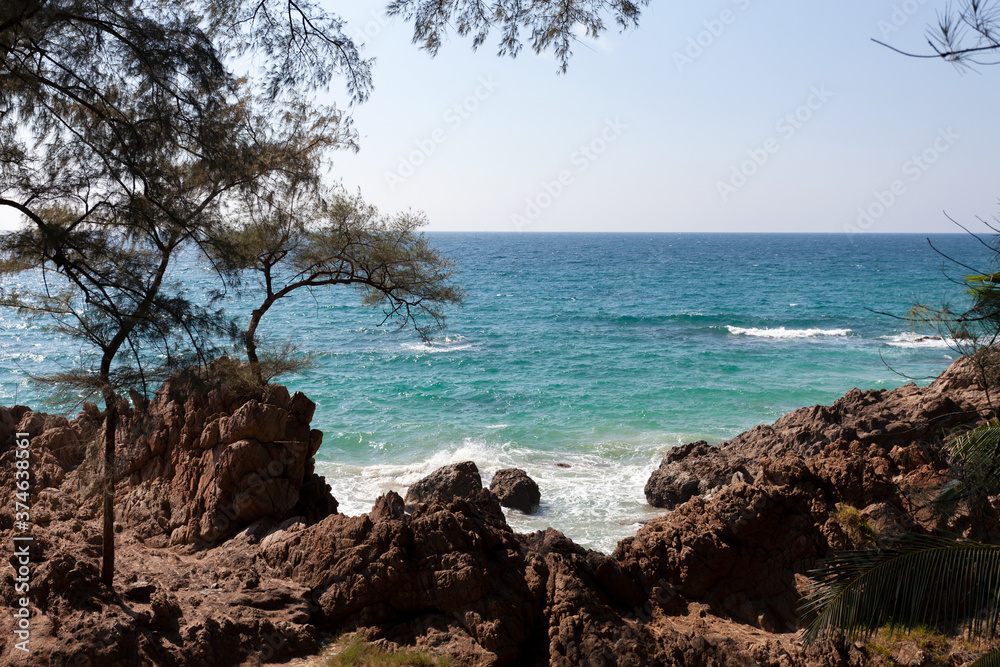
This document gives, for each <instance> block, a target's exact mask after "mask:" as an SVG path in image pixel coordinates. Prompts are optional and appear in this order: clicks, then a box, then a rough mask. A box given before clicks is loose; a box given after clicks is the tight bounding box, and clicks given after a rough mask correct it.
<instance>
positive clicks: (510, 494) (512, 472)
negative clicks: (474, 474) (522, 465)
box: [490, 468, 542, 514]
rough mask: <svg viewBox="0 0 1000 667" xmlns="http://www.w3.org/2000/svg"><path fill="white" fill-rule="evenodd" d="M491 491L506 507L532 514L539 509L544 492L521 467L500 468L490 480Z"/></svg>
mask: <svg viewBox="0 0 1000 667" xmlns="http://www.w3.org/2000/svg"><path fill="white" fill-rule="evenodd" d="M490 492H491V493H493V495H495V496H496V497H497V500H499V501H500V504H501V505H503V506H504V507H509V508H511V509H516V510H520V511H522V512H524V513H525V514H531V513H532V512H534V511H535V510H537V509H538V504H539V502H541V499H542V494H541V492H540V491H539V490H538V484H536V483H535V480H533V479H531V478H530V477H528V473H526V472H524V471H523V470H521V469H519V468H505V469H503V470H498V471H497V472H496V474H495V475H493V480H492V481H491V482H490Z"/></svg>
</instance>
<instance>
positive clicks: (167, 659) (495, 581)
mask: <svg viewBox="0 0 1000 667" xmlns="http://www.w3.org/2000/svg"><path fill="white" fill-rule="evenodd" d="M967 371H968V369H967V368H964V367H963V365H962V364H956V366H954V367H953V368H952V369H951V370H950V371H949V372H948V373H947V374H946V375H945V376H943V378H942V380H939V381H938V382H937V383H935V385H933V386H932V388H930V389H927V390H917V389H916V388H914V387H904V388H902V389H900V390H897V392H895V393H894V392H865V393H861V392H858V394H857V395H854V394H851V395H849V396H848V397H846V398H845V399H842V401H838V404H839V407H838V404H835V406H834V408H825V409H810V410H811V413H810V414H814V415H816V417H815V418H806V417H804V416H802V414H800V415H799V416H797V417H794V418H791V417H786V418H783V419H782V420H779V422H778V423H777V424H776V425H774V426H772V427H769V429H770V430H768V428H759V429H757V430H756V432H757V434H758V436H759V438H760V439H759V440H753V439H751V438H750V436H749V435H747V434H745V435H744V436H740V437H739V438H736V439H734V440H733V441H732V442H733V443H742V444H740V445H739V447H738V448H737V447H736V446H733V447H731V448H726V449H724V450H723V451H726V452H727V453H731V452H735V451H737V450H738V451H740V452H748V453H747V454H746V457H747V458H745V459H744V458H741V459H739V460H740V461H744V462H745V466H746V471H745V472H746V474H745V475H739V476H736V477H735V478H734V477H733V475H732V474H730V475H729V476H728V477H726V476H725V475H719V476H717V480H718V485H716V486H715V488H714V489H709V490H710V491H711V495H710V497H707V498H705V497H692V498H690V499H688V500H687V501H686V502H681V503H680V504H678V505H677V507H676V509H675V510H674V511H672V512H670V513H669V514H666V515H664V516H662V517H660V518H657V519H655V520H653V521H651V522H649V523H648V524H647V525H645V526H644V527H642V528H641V529H640V530H639V532H638V533H637V535H636V536H635V537H634V538H631V539H627V540H624V541H622V542H621V543H620V544H619V546H618V549H617V550H616V551H615V553H614V554H613V555H611V556H608V555H604V554H599V553H596V552H593V551H587V550H585V549H582V548H580V547H579V546H577V545H575V544H574V543H573V542H572V541H570V540H569V539H567V538H566V537H565V536H563V535H562V534H561V533H559V532H557V531H555V530H552V529H549V530H547V531H543V532H539V533H534V534H531V535H517V534H515V533H514V532H513V531H512V530H511V529H510V528H509V526H508V525H507V524H506V521H505V520H504V516H503V513H502V512H501V510H500V507H499V505H498V503H497V501H496V499H495V497H494V496H492V495H491V494H490V492H489V491H487V490H486V489H483V488H482V485H481V482H480V480H479V475H478V470H477V469H475V465H474V464H461V465H458V466H452V467H449V468H448V469H446V470H443V471H439V472H438V473H436V474H434V475H432V476H431V477H430V479H429V480H428V481H427V482H425V483H424V484H419V485H415V487H416V489H415V490H414V491H413V494H412V497H410V495H411V494H408V497H410V502H409V503H406V504H404V501H403V500H402V499H401V498H400V497H399V496H398V495H396V494H394V493H389V494H386V495H385V496H383V497H382V498H380V499H379V500H378V502H377V503H376V504H375V506H374V507H373V508H372V510H371V512H369V513H368V514H365V515H362V516H360V517H346V516H343V515H339V514H336V513H335V508H336V501H334V500H333V498H332V497H331V496H330V495H329V492H328V487H326V485H325V482H324V481H323V480H322V479H321V478H318V477H316V476H315V475H314V473H313V460H312V456H313V454H314V453H315V451H316V448H317V447H318V446H319V441H320V434H319V432H318V431H312V430H310V427H309V423H310V420H311V418H312V413H313V409H314V406H313V404H312V403H311V402H310V401H309V400H308V399H307V398H306V397H305V396H302V395H301V394H296V395H295V396H289V394H288V392H287V390H285V389H284V388H283V387H269V388H268V389H267V391H265V392H258V393H256V394H253V395H250V394H247V393H246V392H243V393H240V392H236V391H233V390H231V389H223V388H220V387H216V388H207V389H195V388H192V386H191V385H183V386H182V385H181V384H179V383H176V382H174V383H170V384H168V385H167V386H166V387H164V389H163V390H161V391H160V392H159V393H158V394H157V396H156V397H155V398H154V399H153V400H152V401H150V402H149V404H148V405H144V404H143V401H142V400H139V399H137V398H133V400H134V401H135V402H136V403H137V405H138V406H139V407H137V408H134V409H127V410H125V411H124V419H123V433H127V437H123V438H122V443H123V447H122V456H121V460H122V461H123V462H124V463H123V468H122V470H121V477H120V481H119V483H118V485H117V489H116V493H117V496H116V497H117V502H118V516H119V519H120V521H119V525H118V526H117V531H118V534H117V541H118V569H117V573H116V586H115V591H111V590H109V589H107V588H105V587H104V586H103V585H102V584H101V583H100V578H99V562H100V549H101V535H100V515H99V511H98V510H99V503H98V502H97V501H96V499H95V497H94V496H92V495H88V489H89V488H90V487H91V486H92V485H93V480H94V478H95V475H94V472H93V466H92V461H93V460H94V459H95V458H96V457H95V456H93V454H92V453H91V452H92V451H96V450H95V449H94V448H97V447H99V445H100V442H99V440H100V437H101V433H100V429H101V424H100V413H99V411H98V410H97V409H96V407H95V406H92V405H88V406H86V407H85V409H84V411H83V413H81V415H80V416H79V417H78V418H76V419H74V420H72V421H70V422H67V421H66V420H62V419H59V418H52V417H47V416H45V415H41V414H38V413H34V412H31V411H30V410H28V409H27V408H13V409H10V410H7V409H3V408H0V483H2V484H3V488H12V484H13V476H12V472H13V470H14V466H13V461H14V450H13V449H12V444H13V434H14V432H15V431H16V430H26V431H28V432H29V433H31V434H32V435H33V441H32V453H33V456H32V472H33V474H34V475H35V477H36V480H37V482H36V483H35V485H34V487H33V488H32V491H31V505H32V517H33V524H34V526H33V528H32V535H33V536H34V537H35V540H36V542H35V545H34V547H33V551H32V554H33V559H34V560H33V562H34V563H35V564H36V566H35V569H34V570H33V573H32V588H31V592H30V598H31V603H32V609H33V612H34V616H33V617H32V618H33V621H32V622H33V626H32V627H33V633H34V634H33V639H32V651H33V652H32V660H33V662H35V663H38V664H56V665H76V664H79V665H131V664H135V662H136V660H138V661H140V662H142V663H144V664H162V665H166V664H170V665H183V666H187V665H192V666H193V665H221V664H225V665H229V664H257V663H259V662H272V661H284V660H287V659H289V658H292V657H301V656H308V655H313V654H315V653H316V652H317V651H318V650H319V642H320V641H321V638H322V637H324V636H331V635H336V634H338V633H340V632H343V631H347V630H355V629H358V630H360V631H362V632H364V633H365V634H366V636H368V637H370V638H381V639H384V640H388V641H390V642H395V643H398V644H415V645H420V646H423V647H427V648H430V650H432V651H434V652H439V653H445V654H448V655H450V656H452V658H453V664H454V665H455V666H456V667H463V666H471V665H476V666H479V665H546V664H550V665H558V666H560V667H562V666H565V667H569V666H574V667H575V666H577V665H650V664H662V665H685V666H690V667H695V666H702V665H767V666H774V667H778V666H779V665H780V666H781V667H788V666H790V665H791V666H802V667H821V666H822V667H834V666H840V665H863V664H867V663H868V662H869V656H868V655H867V654H866V653H865V651H864V650H863V648H862V647H860V646H858V645H847V646H845V645H838V644H834V643H828V644H825V645H822V646H817V647H803V646H801V644H800V643H799V641H798V635H797V634H795V628H796V620H797V617H796V608H797V605H798V600H799V596H800V593H801V591H802V587H803V585H804V584H805V583H807V578H806V576H807V574H808V572H809V570H810V569H811V568H813V567H814V566H815V564H816V562H817V559H819V558H822V557H824V556H826V555H828V554H829V553H831V552H832V551H833V550H838V549H845V548H851V547H853V546H857V545H859V544H860V543H861V542H863V541H865V540H867V539H869V538H870V535H867V534H865V533H863V532H859V531H858V530H857V527H856V526H855V525H853V524H852V523H851V521H849V520H846V519H845V518H844V517H845V516H847V515H849V514H850V513H847V512H846V510H845V508H846V507H847V506H848V505H850V506H853V507H856V508H858V511H854V510H851V512H853V513H854V514H853V515H857V514H858V512H860V516H861V517H863V518H864V520H866V521H867V522H868V525H869V526H870V527H872V528H875V529H877V530H880V531H882V532H898V531H900V530H903V529H907V528H911V527H912V528H916V529H918V530H919V529H921V528H928V527H931V526H934V525H936V524H937V523H938V522H940V521H941V519H940V518H939V517H937V516H935V515H933V514H932V513H930V512H929V511H927V510H926V509H925V508H924V503H923V502H922V500H921V499H922V498H924V497H925V496H926V495H927V494H929V493H932V492H933V491H934V490H935V489H936V488H938V487H939V486H940V484H941V482H942V479H943V478H942V472H943V471H944V469H945V468H946V463H945V462H944V461H943V460H942V459H941V457H940V456H939V455H938V454H937V453H936V452H935V450H934V448H933V447H930V448H928V447H924V446H922V445H920V444H917V443H916V442H914V441H912V440H910V439H909V438H908V437H907V436H905V435H901V434H903V433H904V430H905V431H906V432H913V433H919V434H923V435H925V436H926V435H927V434H933V433H936V432H937V430H936V429H938V428H939V427H940V424H941V423H942V422H949V420H951V419H952V417H951V416H950V415H955V414H958V413H960V412H963V411H966V410H972V409H973V408H975V407H976V406H977V405H978V404H977V403H976V400H975V399H976V396H977V395H976V393H975V390H974V388H973V387H972V386H971V385H970V384H969V383H967V382H966V379H967ZM921 397H922V398H921ZM925 399H926V401H927V409H926V410H923V411H922V410H921V409H920V405H921V403H920V401H922V400H925ZM848 406H853V407H848ZM955 406H958V408H959V410H958V413H956V412H955ZM837 411H839V412H837ZM835 412H837V414H840V415H841V417H836V418H834V417H831V415H833V414H834V413H835ZM803 414H804V413H803ZM890 416H891V417H892V418H893V419H896V420H898V421H899V423H906V424H907V425H908V426H907V427H906V429H900V428H897V427H891V428H890V427H889V424H892V423H895V422H887V421H886V420H887V419H889V417H890ZM836 419H841V420H842V421H843V422H844V423H843V424H838V423H836ZM866 419H867V420H868V421H867V422H865V420H866ZM904 419H905V422H904ZM956 419H957V418H956ZM863 422H864V423H863ZM949 423H954V422H949ZM796 425H798V426H796ZM796 429H799V430H796ZM859 429H860V430H863V431H864V433H862V435H863V437H854V436H857V435H858V434H859V432H860V431H859ZM876 431H879V432H880V433H876ZM806 433H808V435H806ZM852 433H853V435H851V434H852ZM838 434H841V435H843V434H848V435H851V437H850V438H849V439H847V438H840V436H839V435H838ZM834 436H837V437H834ZM765 442H766V443H769V444H767V446H766V447H765V444H762V443H765ZM688 449H689V450H690V451H688V452H687V453H685V455H684V456H683V457H681V456H679V457H675V460H674V462H675V463H683V464H685V465H687V463H685V462H687V459H688V458H691V457H693V458H692V461H698V465H701V464H703V463H705V462H706V461H709V458H708V457H710V456H712V454H710V453H709V452H708V450H707V449H706V448H705V447H703V446H700V445H695V446H691V447H689V448H688ZM730 450H731V451H730ZM713 451H714V450H713ZM751 453H752V456H751ZM733 460H735V459H733ZM688 463H691V462H688ZM731 464H732V461H729V462H726V461H723V465H721V466H719V467H720V468H725V466H728V465H731ZM689 470H692V471H694V472H695V473H697V472H698V469H697V468H693V467H692V468H689ZM705 470H706V471H708V472H712V471H713V469H712V468H711V466H709V465H707V464H706V467H705ZM716 472H717V470H716ZM691 474H694V473H691ZM699 474H700V473H699ZM713 484H714V482H713ZM418 491H419V492H420V493H417V492H418ZM424 491H426V493H424ZM699 491H700V490H699ZM407 505H410V506H411V507H410V509H411V512H410V513H407V509H408V508H407ZM853 515H851V516H853ZM995 519H996V517H995V516H994V518H993V520H992V521H987V522H985V524H984V523H982V522H975V521H972V519H971V516H970V515H969V514H965V515H963V514H961V513H959V515H958V516H957V518H953V519H950V522H951V523H949V524H947V525H948V526H949V527H951V528H952V529H953V530H957V531H960V532H965V533H966V534H970V535H975V536H977V537H983V536H984V535H985V536H987V537H991V538H992V539H996V538H997V537H998V536H996V535H993V534H992V532H991V531H994V532H995V527H996V526H998V525H1000V522H998V521H996V520H995ZM12 533H13V517H12V515H11V512H10V508H9V507H8V508H3V509H0V542H2V543H4V544H10V543H11V538H12ZM14 597H15V592H14V590H13V581H12V579H11V577H10V576H5V577H4V578H2V579H0V599H3V600H5V601H7V600H12V599H14ZM11 620H12V619H11V616H10V614H5V615H4V616H3V619H2V620H0V663H4V664H6V663H7V662H12V661H15V660H16V659H17V656H16V655H15V654H14V650H15V649H14V648H13V642H12V637H13V634H12V629H13V627H12V625H11ZM957 655H958V654H957V653H956V656H957ZM958 663H959V659H958V658H957V657H956V658H955V660H954V664H956V665H957V664H958Z"/></svg>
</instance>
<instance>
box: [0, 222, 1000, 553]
mask: <svg viewBox="0 0 1000 667" xmlns="http://www.w3.org/2000/svg"><path fill="white" fill-rule="evenodd" d="M429 238H430V240H431V241H432V243H433V244H434V245H435V246H436V247H437V248H439V249H440V250H441V251H442V252H443V253H445V254H446V255H448V256H450V257H451V258H452V259H453V261H454V263H455V265H456V275H455V278H456V281H457V282H458V283H459V284H460V285H461V286H462V287H463V288H464V289H465V291H466V300H465V303H464V305H463V306H461V307H459V308H454V309H451V310H450V311H449V312H448V328H447V330H446V331H444V332H443V333H441V334H440V335H439V336H437V337H435V338H434V339H433V340H432V341H430V342H429V343H428V342H423V341H421V340H420V338H419V337H418V336H417V335H416V334H415V333H414V332H412V331H397V330H395V329H394V328H392V327H391V326H389V325H387V326H378V325H379V322H380V321H381V319H382V318H381V316H380V315H379V313H377V312H374V311H371V310H369V309H367V308H364V307H363V306H361V304H360V301H359V298H358V295H357V293H355V292H354V291H352V290H350V289H336V290H329V291H316V292H313V293H304V292H303V293H300V294H298V295H297V296H296V297H295V298H294V299H289V300H286V302H285V303H282V304H280V305H279V306H278V307H276V309H274V311H273V312H271V313H269V314H268V316H267V317H266V319H265V321H264V326H263V327H262V329H261V333H262V334H263V336H264V337H266V338H269V339H271V340H274V341H280V340H283V339H284V338H288V337H291V338H293V339H294V340H295V341H296V342H297V343H299V344H300V345H301V348H302V350H303V351H310V352H314V353H316V359H315V364H314V365H313V366H312V368H311V369H310V370H309V371H307V372H306V373H304V374H302V375H298V376H294V377H287V378H284V379H283V381H284V382H285V383H286V384H287V385H288V386H289V388H290V389H292V390H293V391H294V390H300V391H303V392H305V393H306V394H308V395H309V396H310V397H311V398H312V399H313V400H314V401H315V402H316V404H317V411H316V417H315V419H314V423H313V425H314V427H315V428H319V429H321V430H322V431H323V432H324V434H325V435H324V439H323V446H322V448H321V449H320V451H319V454H318V455H317V459H318V463H317V470H318V471H319V472H320V473H321V474H324V475H326V477H327V480H328V482H329V483H330V485H331V486H332V488H333V493H334V495H335V496H336V498H337V500H338V501H339V502H340V509H341V511H342V512H345V513H348V514H359V513H362V512H366V511H368V510H369V509H370V508H371V506H372V504H373V503H374V501H375V499H376V498H377V497H378V496H379V495H381V494H382V493H384V492H386V491H388V490H396V491H399V492H400V493H403V492H404V491H405V489H406V487H407V486H408V485H409V484H412V483H413V482H415V481H416V480H418V479H419V478H420V477H422V476H424V475H426V474H427V473H429V472H431V471H432V470H434V469H435V468H437V467H439V466H441V465H444V464H447V463H451V462H456V461H462V460H473V461H475V462H476V463H477V464H478V466H479V468H480V471H481V472H482V473H483V477H484V481H485V482H486V483H487V484H488V483H489V480H490V478H491V476H492V475H493V473H494V472H495V471H496V470H498V469H500V468H505V467H518V468H523V469H525V470H526V471H527V472H528V474H529V475H531V476H532V477H533V478H534V479H535V480H536V481H537V482H538V484H539V486H540V488H541V492H542V505H541V508H540V511H539V513H538V514H536V515H533V516H525V515H523V514H520V513H519V512H516V511H509V512H508V520H509V522H510V524H511V525H512V526H513V527H514V528H515V529H516V530H519V531H525V532H526V531H532V530H539V529H543V528H545V527H548V526H551V527H553V528H556V529H558V530H561V531H563V532H564V533H566V534H567V535H568V536H569V537H571V538H572V539H574V540H575V541H577V542H578V543H580V544H581V545H583V546H586V547H589V548H593V549H598V550H601V551H605V552H609V551H611V550H613V549H614V546H615V544H616V543H617V541H618V540H619V539H621V538H623V537H626V536H628V535H631V534H634V533H635V531H636V529H637V527H638V522H639V521H641V520H643V519H648V518H650V517H652V516H655V515H657V514H658V513H659V511H658V510H654V509H653V508H650V507H648V506H647V505H646V504H645V498H644V495H643V490H642V489H643V485H644V484H645V482H646V479H647V478H648V476H649V474H650V472H651V471H652V470H653V469H654V468H655V467H656V466H657V465H658V463H659V461H660V459H661V458H662V457H663V455H664V454H665V453H666V452H667V451H668V450H669V449H670V448H671V447H675V446H677V445H680V444H683V443H685V442H690V441H694V440H701V439H704V440H708V441H710V442H720V441H722V440H725V439H728V438H730V437H732V436H734V435H736V434H737V433H740V432H741V431H744V430H746V429H749V428H751V427H753V426H755V425H757V424H762V423H770V422H772V421H774V420H775V419H777V418H778V417H780V416H781V415H782V414H784V413H786V412H789V411H791V410H794V409H796V408H799V407H803V406H809V405H814V404H829V403H831V402H833V401H834V400H836V399H837V398H838V397H839V396H841V395H843V394H844V393H845V392H846V391H848V390H849V389H851V388H853V387H859V388H861V389H873V388H885V389H888V388H893V387H897V386H900V385H902V384H904V383H905V382H908V381H910V379H915V381H917V382H918V383H922V384H925V383H927V382H928V381H930V379H931V378H933V377H934V376H936V375H937V374H938V373H940V372H941V371H942V370H944V369H945V368H946V367H947V366H948V365H949V364H950V363H951V362H952V361H953V360H954V358H955V357H956V356H957V354H956V352H954V351H953V350H952V349H950V348H949V346H948V344H947V341H942V340H933V339H925V338H922V335H923V334H926V333H928V332H920V331H913V330H911V329H910V327H909V326H908V324H907V322H905V321H903V320H899V319H896V318H894V317H892V316H891V315H886V314H883V313H889V314H895V315H904V314H905V313H906V311H907V309H908V308H909V307H910V306H911V305H912V304H914V303H916V302H923V303H930V304H940V303H943V302H950V303H952V304H953V305H961V304H962V303H964V302H965V299H966V297H965V296H964V294H963V292H962V290H961V287H960V286H959V285H956V284H955V283H954V282H952V281H950V280H949V279H948V276H950V277H952V278H955V277H961V276H962V275H963V274H964V273H966V272H967V271H965V269H962V268H961V267H958V266H955V265H954V264H951V263H950V262H949V261H948V260H946V259H945V258H944V257H943V256H942V255H941V254H939V253H938V252H935V250H934V249H932V248H931V247H930V246H929V245H928V241H927V238H926V237H924V236H917V235H877V234H859V235H854V236H845V235H813V234H791V235H789V234H473V233H463V234H458V233H455V234H445V233H435V234H430V235H429ZM930 240H931V242H932V243H933V244H934V246H935V247H936V248H937V249H938V250H940V251H941V252H943V253H944V254H945V255H948V256H950V257H954V258H957V259H961V260H962V261H963V262H965V263H966V264H970V265H972V266H974V267H976V268H980V267H981V268H982V269H984V270H985V269H987V268H989V266H988V258H989V253H988V252H987V250H986V248H984V247H983V246H982V245H981V244H980V243H979V242H978V241H977V240H976V239H974V238H972V237H970V236H968V235H964V234H948V235H935V236H932V237H930ZM179 275H180V277H181V278H182V279H183V280H184V281H185V284H186V285H189V286H190V289H191V290H192V293H193V294H196V293H197V291H198V290H199V289H201V288H204V287H205V286H207V285H208V284H209V283H210V281H211V274H210V273H209V272H208V271H207V270H206V269H205V268H204V267H202V266H200V265H198V264H197V263H195V262H189V263H187V264H185V265H183V266H182V267H181V268H180V270H179ZM250 307H251V304H250V303H249V302H248V303H245V304H240V303H236V302H233V303H231V304H230V305H229V308H230V309H231V310H232V312H233V313H243V314H245V313H247V312H249V310H250ZM79 359H80V349H79V344H77V343H72V342H68V341H65V340H62V339H60V338H59V337H57V336H55V335H53V334H51V333H48V332H45V331H40V330H39V328H38V327H37V326H33V325H30V324H28V323H26V322H24V321H23V320H22V319H20V318H19V316H17V315H16V314H14V313H11V312H0V363H2V368H3V369H4V370H3V371H2V372H0V403H3V404H8V405H9V404H12V403H14V402H15V401H16V402H20V403H27V404H29V405H33V406H38V407H41V408H43V409H44V408H46V407H47V405H48V404H47V403H46V391H45V388H44V387H38V386H36V385H33V384H32V383H31V382H30V381H29V380H28V376H29V375H31V374H38V373H44V372H47V371H51V370H54V369H56V368H58V367H60V366H63V367H65V366H72V365H73V364H75V363H78V362H79ZM557 464H560V465H557ZM567 466H568V467H567Z"/></svg>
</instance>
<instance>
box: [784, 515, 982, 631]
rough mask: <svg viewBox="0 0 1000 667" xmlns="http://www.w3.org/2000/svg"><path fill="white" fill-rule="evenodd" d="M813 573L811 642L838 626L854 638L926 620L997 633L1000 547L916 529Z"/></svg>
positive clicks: (807, 615)
mask: <svg viewBox="0 0 1000 667" xmlns="http://www.w3.org/2000/svg"><path fill="white" fill-rule="evenodd" d="M812 575H813V577H814V578H815V579H816V583H815V584H814V585H813V586H812V587H811V588H810V589H809V591H808V592H807V593H806V596H805V598H804V600H803V604H802V612H803V617H804V619H806V620H807V619H812V621H811V622H810V623H809V626H808V628H807V631H806V641H809V642H811V641H814V640H815V639H816V638H817V637H819V636H820V635H822V634H826V633H829V632H832V631H836V630H840V631H843V632H844V633H846V634H847V636H848V638H852V639H853V638H854V637H857V636H861V637H870V636H871V635H872V634H874V633H875V632H876V631H877V630H878V629H879V628H883V627H888V629H889V630H890V631H895V630H900V629H903V630H905V629H912V628H915V627H918V626H921V625H926V626H935V625H936V626H942V625H943V626H958V625H965V626H967V627H968V629H969V632H970V634H971V635H972V636H973V637H992V636H993V634H994V631H995V629H996V621H997V617H998V615H1000V546H995V545H989V544H980V543H978V542H972V541H969V540H954V539H949V538H943V537H933V536H927V535H913V534H910V535H905V536H903V537H902V538H900V539H899V540H898V541H897V542H896V543H895V544H893V545H890V546H888V547H886V548H882V549H874V550H869V551H855V552H848V553H844V554H840V555H838V556H836V557H834V558H831V559H829V560H827V561H825V562H824V563H823V564H822V565H821V567H820V568H819V569H817V570H815V571H813V573H812Z"/></svg>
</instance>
